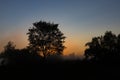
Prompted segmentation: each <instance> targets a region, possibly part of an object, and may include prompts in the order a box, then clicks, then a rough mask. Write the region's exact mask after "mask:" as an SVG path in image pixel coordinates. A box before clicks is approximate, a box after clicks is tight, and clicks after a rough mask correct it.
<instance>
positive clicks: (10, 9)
mask: <svg viewBox="0 0 120 80" xmlns="http://www.w3.org/2000/svg"><path fill="white" fill-rule="evenodd" d="M40 20H44V21H47V22H54V23H58V24H59V29H60V30H61V31H62V32H63V33H64V34H65V36H66V37H67V38H66V40H65V41H66V43H65V45H66V47H67V48H66V49H65V52H64V53H65V54H69V53H73V52H75V53H77V54H83V51H84V49H85V43H87V42H89V41H90V40H91V38H92V37H95V36H100V35H103V34H104V32H105V31H106V30H111V31H112V32H113V33H115V34H118V33H120V0H0V51H2V48H3V47H4V45H5V44H6V43H7V42H8V41H13V42H14V43H15V44H16V47H17V48H24V47H25V46H27V45H28V41H27V35H26V33H27V32H28V28H30V27H32V23H34V22H36V21H40Z"/></svg>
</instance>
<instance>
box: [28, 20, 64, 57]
mask: <svg viewBox="0 0 120 80" xmlns="http://www.w3.org/2000/svg"><path fill="white" fill-rule="evenodd" d="M27 34H28V40H29V46H28V48H29V50H30V53H34V54H39V55H40V56H43V57H44V58H46V57H47V56H49V55H61V54H62V53H63V50H64V48H65V46H64V45H63V43H64V42H65V41H64V39H65V36H64V34H63V33H62V32H61V31H60V30H59V29H58V24H54V23H47V22H45V21H40V22H36V23H33V27H32V28H30V29H29V32H28V33H27Z"/></svg>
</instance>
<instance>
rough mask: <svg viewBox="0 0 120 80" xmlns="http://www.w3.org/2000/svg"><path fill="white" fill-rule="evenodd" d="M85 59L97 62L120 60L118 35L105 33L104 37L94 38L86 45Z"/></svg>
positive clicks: (109, 32) (119, 38)
mask: <svg viewBox="0 0 120 80" xmlns="http://www.w3.org/2000/svg"><path fill="white" fill-rule="evenodd" d="M86 46H88V47H89V48H87V49H86V50H85V54H84V55H85V58H86V59H91V60H98V61H115V60H118V59H119V58H120V52H119V51H120V34H119V35H118V36H116V35H115V34H113V33H112V32H111V31H106V33H105V35H104V36H100V37H94V38H93V39H92V41H91V42H88V43H87V44H86Z"/></svg>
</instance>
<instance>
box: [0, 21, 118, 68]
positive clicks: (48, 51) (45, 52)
mask: <svg viewBox="0 0 120 80" xmlns="http://www.w3.org/2000/svg"><path fill="white" fill-rule="evenodd" d="M27 35H28V41H29V45H28V46H27V47H25V48H23V49H16V45H15V44H14V43H13V42H12V41H9V42H8V43H7V44H6V46H5V47H4V50H3V51H2V52H1V53H0V66H5V65H12V64H18V65H19V64H40V63H47V62H50V63H52V62H64V61H65V60H63V58H62V56H63V50H64V49H65V48H66V47H65V46H64V45H63V43H64V42H65V38H66V37H65V36H64V34H63V33H62V32H61V31H60V30H59V28H58V24H54V23H48V22H45V21H39V22H35V23H33V27H32V28H30V29H28V33H27ZM86 46H88V48H87V49H86V50H85V52H84V57H85V58H84V59H82V60H81V59H79V60H76V62H80V63H120V34H118V35H115V34H114V33H112V31H106V32H105V34H104V35H101V36H98V37H93V38H92V40H91V42H87V43H86ZM71 61H72V60H71Z"/></svg>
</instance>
